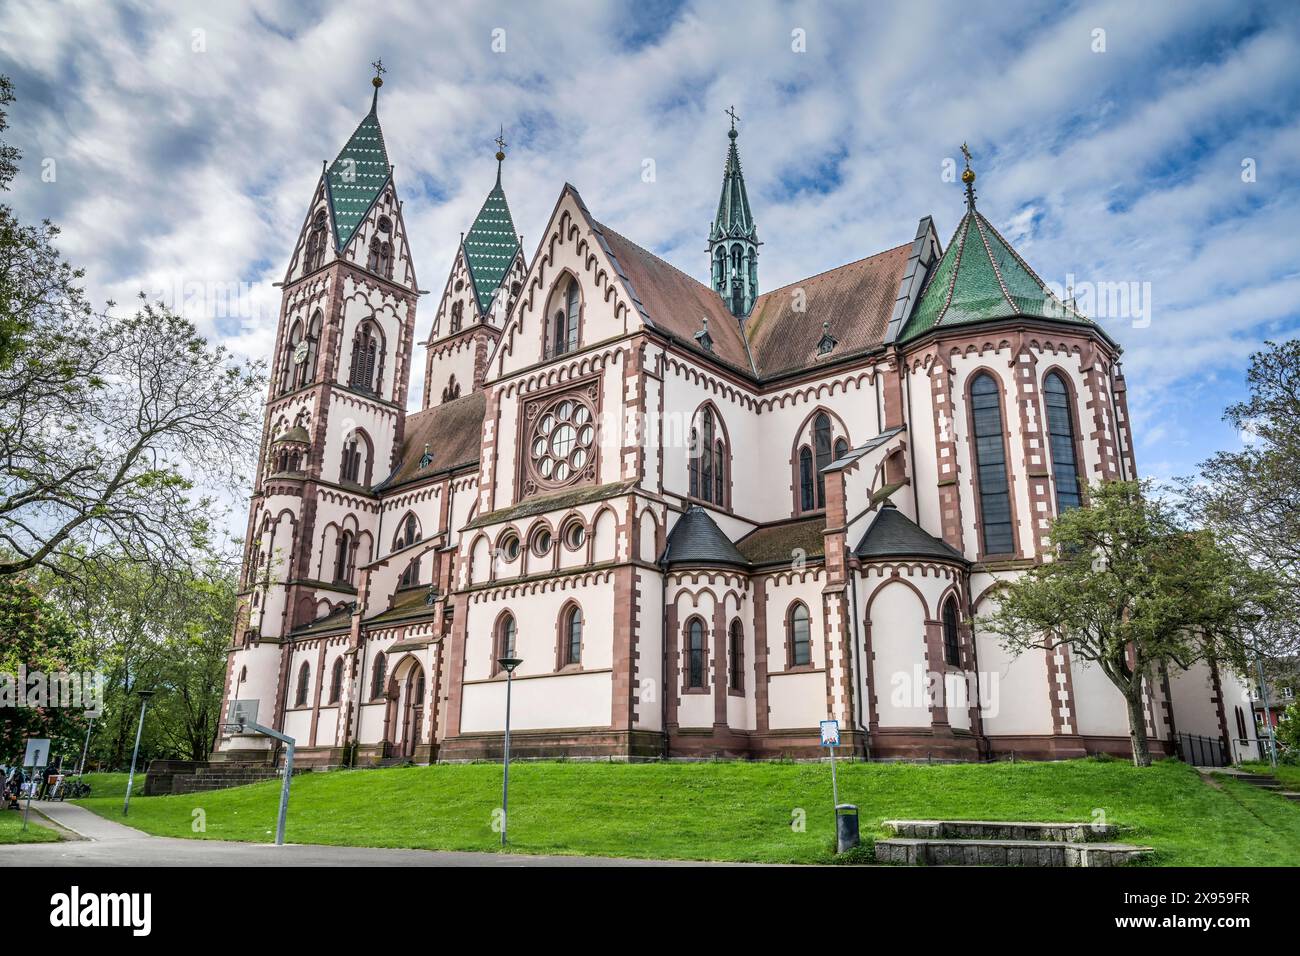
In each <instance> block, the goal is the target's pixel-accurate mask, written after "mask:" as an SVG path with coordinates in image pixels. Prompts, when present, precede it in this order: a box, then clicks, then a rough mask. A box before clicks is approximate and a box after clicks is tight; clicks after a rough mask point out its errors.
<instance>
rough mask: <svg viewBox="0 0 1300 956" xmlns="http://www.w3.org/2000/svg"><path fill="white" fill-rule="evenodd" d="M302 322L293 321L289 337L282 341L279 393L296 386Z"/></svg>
mask: <svg viewBox="0 0 1300 956" xmlns="http://www.w3.org/2000/svg"><path fill="white" fill-rule="evenodd" d="M302 341H303V330H302V323H301V322H295V323H294V324H293V327H292V328H291V329H290V330H289V338H288V340H287V341H286V342H285V343H284V361H283V365H282V368H281V371H280V394H281V395H283V394H285V393H286V392H290V391H293V389H294V388H296V387H297V378H298V370H299V362H298V357H299V352H300V349H301V347H302Z"/></svg>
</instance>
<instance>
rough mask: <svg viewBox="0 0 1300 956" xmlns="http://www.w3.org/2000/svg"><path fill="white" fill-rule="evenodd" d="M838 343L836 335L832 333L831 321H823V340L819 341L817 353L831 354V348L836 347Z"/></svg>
mask: <svg viewBox="0 0 1300 956" xmlns="http://www.w3.org/2000/svg"><path fill="white" fill-rule="evenodd" d="M836 344H837V343H836V340H835V336H833V335H831V324H830V323H829V322H823V323H822V337H821V341H819V342H818V343H817V354H818V355H829V354H830V353H831V350H832V349H834V348H835V346H836Z"/></svg>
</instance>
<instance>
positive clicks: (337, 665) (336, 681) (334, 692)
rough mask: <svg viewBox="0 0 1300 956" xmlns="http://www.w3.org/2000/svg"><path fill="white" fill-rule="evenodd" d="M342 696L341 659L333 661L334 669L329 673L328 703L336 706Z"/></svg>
mask: <svg viewBox="0 0 1300 956" xmlns="http://www.w3.org/2000/svg"><path fill="white" fill-rule="evenodd" d="M342 696H343V658H342V657H338V658H335V660H334V669H333V670H332V671H330V698H329V700H330V703H331V704H337V703H338V702H339V698H340V697H342Z"/></svg>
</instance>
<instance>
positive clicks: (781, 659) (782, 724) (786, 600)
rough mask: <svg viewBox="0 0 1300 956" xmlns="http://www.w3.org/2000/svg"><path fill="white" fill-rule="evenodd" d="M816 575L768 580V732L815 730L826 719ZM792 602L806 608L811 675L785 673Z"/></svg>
mask: <svg viewBox="0 0 1300 956" xmlns="http://www.w3.org/2000/svg"><path fill="white" fill-rule="evenodd" d="M824 579H825V575H824V573H823V572H822V571H821V570H817V571H815V572H813V573H810V574H806V575H804V579H803V580H799V579H798V578H797V577H795V576H793V575H789V574H779V575H773V576H772V577H771V578H768V585H767V611H766V617H767V624H766V626H767V672H768V676H769V678H770V680H769V683H768V698H767V699H768V705H769V706H770V707H771V712H770V713H769V715H768V727H769V728H771V729H772V730H781V729H786V728H808V727H816V726H817V724H818V722H819V721H821V720H824V719H826V674H825V668H826V646H825V621H824V620H823V616H822V601H821V592H822V586H823V584H824ZM795 601H802V602H803V603H804V604H806V605H807V606H808V634H809V640H810V642H811V645H812V647H811V659H812V666H813V670H812V671H811V672H807V671H794V672H786V670H785V667H786V650H785V618H786V613H787V612H788V610H789V608H790V607H791V606H792V605H793V603H794V602H795Z"/></svg>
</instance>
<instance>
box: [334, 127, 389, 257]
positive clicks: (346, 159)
mask: <svg viewBox="0 0 1300 956" xmlns="http://www.w3.org/2000/svg"><path fill="white" fill-rule="evenodd" d="M376 106H377V102H373V103H372V104H371V106H370V112H369V113H367V114H366V115H365V118H364V119H362V120H361V123H360V125H358V126H357V128H356V131H355V132H353V134H352V137H351V139H349V140H348V141H347V143H346V144H344V146H343V149H341V150H340V151H339V154H338V156H337V158H335V160H334V162H333V163H332V164H331V165H330V168H329V171H328V173H327V174H326V182H327V185H328V192H329V200H330V212H331V213H332V214H333V217H334V243H335V248H336V249H338V250H342V249H343V248H344V247H345V246H346V245H347V244H348V242H349V241H350V240H351V239H352V234H353V233H354V232H356V230H357V226H359V225H361V220H362V219H364V218H365V215H366V212H367V210H369V209H370V207H371V205H372V204H373V203H374V201H375V199H376V197H378V196H379V193H380V192H381V191H382V190H383V188H384V183H386V182H388V177H389V175H390V174H391V172H392V168H391V167H390V166H389V165H388V150H387V149H386V148H385V147H384V132H383V130H381V129H380V128H379V116H378V114H377V113H376Z"/></svg>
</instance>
